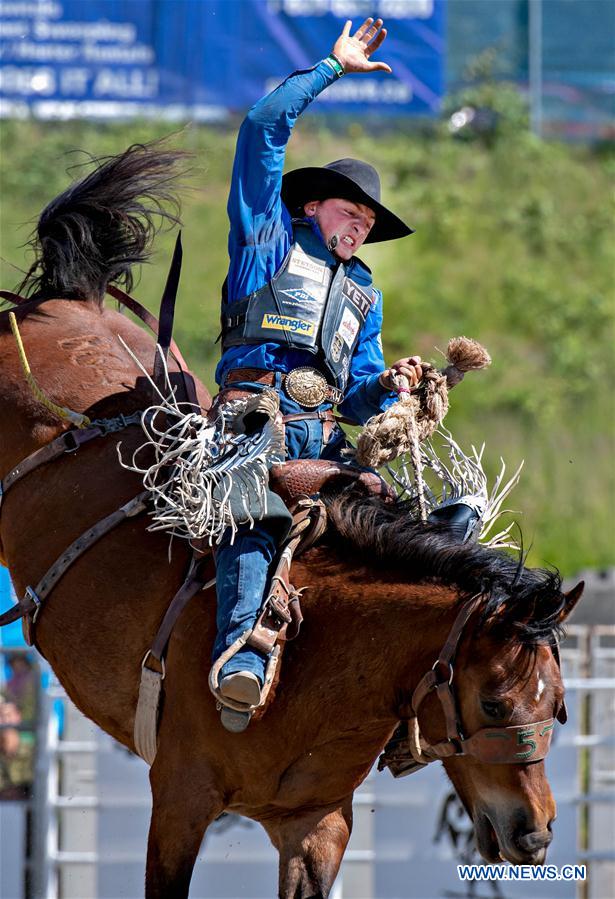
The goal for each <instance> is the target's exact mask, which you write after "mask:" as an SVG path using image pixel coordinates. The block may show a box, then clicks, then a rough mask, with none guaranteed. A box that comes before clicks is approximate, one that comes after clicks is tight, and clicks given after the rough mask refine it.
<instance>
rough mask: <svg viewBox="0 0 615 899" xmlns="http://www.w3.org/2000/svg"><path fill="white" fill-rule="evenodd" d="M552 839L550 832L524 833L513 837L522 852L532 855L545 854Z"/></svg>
mask: <svg viewBox="0 0 615 899" xmlns="http://www.w3.org/2000/svg"><path fill="white" fill-rule="evenodd" d="M552 839H553V834H552V833H551V831H550V830H539V831H535V832H534V833H524V834H521V835H520V836H516V837H515V843H516V844H517V846H518V847H519V849H521V851H522V852H527V853H529V854H530V855H534V854H536V853H540V852H543V851H544V852H546V849H547V847H548V846H549V844H550V843H551V840H552Z"/></svg>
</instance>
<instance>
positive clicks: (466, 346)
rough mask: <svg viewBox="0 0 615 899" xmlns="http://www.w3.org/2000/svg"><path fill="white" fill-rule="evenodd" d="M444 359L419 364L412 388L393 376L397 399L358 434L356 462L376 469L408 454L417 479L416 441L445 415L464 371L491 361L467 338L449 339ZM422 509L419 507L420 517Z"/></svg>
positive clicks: (430, 433) (425, 434) (479, 367)
mask: <svg viewBox="0 0 615 899" xmlns="http://www.w3.org/2000/svg"><path fill="white" fill-rule="evenodd" d="M446 358H447V361H448V363H449V365H448V366H447V368H445V369H443V370H442V371H438V370H437V369H436V368H433V367H432V366H423V378H422V380H421V383H420V384H419V386H418V387H416V388H414V389H413V390H412V391H411V390H410V389H409V386H408V382H407V380H406V379H405V378H401V377H399V378H397V379H396V390H397V394H398V400H397V402H396V403H394V404H393V405H392V406H390V407H389V408H388V409H387V410H386V411H385V412H382V413H380V414H379V415H375V416H373V418H370V420H369V421H368V422H367V424H366V425H365V427H364V428H363V430H362V431H361V433H360V434H359V437H358V439H357V452H356V461H357V463H358V464H359V465H363V466H365V467H367V468H379V467H380V466H381V465H384V464H385V463H386V462H392V461H393V459H396V458H397V456H399V455H401V454H402V453H410V454H411V457H412V461H413V464H415V470H416V472H417V477H418V478H419V479H420V468H421V463H420V452H419V444H420V443H421V442H422V441H423V440H426V439H427V438H428V437H431V435H432V434H433V433H434V431H435V430H436V428H437V427H438V426H439V425H440V423H441V422H442V421H443V419H444V417H445V416H446V413H447V412H448V391H449V389H451V388H452V387H454V386H455V385H456V384H458V383H459V382H460V381H461V380H462V378H463V376H464V374H465V373H466V372H467V371H476V370H478V369H481V368H485V367H486V366H488V365H490V364H491V357H490V356H489V353H488V352H487V350H486V349H485V348H484V347H483V346H481V344H480V343H478V342H477V341H475V340H472V339H471V338H469V337H455V338H453V339H452V340H450V341H449V343H448V347H447V357H446ZM415 459H416V460H417V462H416V463H415ZM417 465H418V467H417ZM424 511H425V510H424V509H423V508H421V517H422V518H423V520H424Z"/></svg>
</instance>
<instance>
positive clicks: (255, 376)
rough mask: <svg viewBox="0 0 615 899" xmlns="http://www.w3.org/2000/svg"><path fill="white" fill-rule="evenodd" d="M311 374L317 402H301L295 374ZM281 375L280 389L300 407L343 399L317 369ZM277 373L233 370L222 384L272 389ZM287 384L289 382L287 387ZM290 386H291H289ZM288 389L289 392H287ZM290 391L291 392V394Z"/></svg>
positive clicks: (338, 401)
mask: <svg viewBox="0 0 615 899" xmlns="http://www.w3.org/2000/svg"><path fill="white" fill-rule="evenodd" d="M310 372H313V377H314V379H315V380H316V379H317V380H318V387H317V392H318V394H319V395H318V401H317V402H313V401H312V398H311V397H310V398H309V399H308V398H307V396H306V398H305V400H303V399H302V398H301V388H300V386H294V383H293V382H295V381H297V380H298V378H297V377H296V375H297V374H299V373H301V374H304V373H305V374H307V376H308V377H309V373H310ZM280 374H281V382H282V387H283V388H284V390H285V392H286V393H287V394H288V396H290V398H291V399H293V400H295V401H296V402H298V403H299V405H301V406H306V407H307V408H313V407H314V406H318V405H320V403H334V404H337V403H341V402H342V399H343V397H344V395H343V393H342V391H341V390H339V389H338V388H337V387H333V386H331V384H327V382H326V381H325V378H324V375H322V374H321V373H320V372H319V371H318V370H317V369H310V368H307V367H301V368H295V369H293V371H290V372H288V374H285V373H280ZM276 376H277V372H274V371H267V370H265V369H262V368H234V369H233V370H232V371H230V372H229V373H228V375H227V376H226V380H225V382H224V386H225V387H227V386H228V385H230V384H237V383H239V382H243V381H246V382H249V381H251V382H252V383H255V384H264V385H266V386H268V387H273V386H274V385H275V382H276ZM287 382H289V384H288V386H287ZM291 385H292V386H291ZM289 387H290V390H289ZM291 391H292V392H291Z"/></svg>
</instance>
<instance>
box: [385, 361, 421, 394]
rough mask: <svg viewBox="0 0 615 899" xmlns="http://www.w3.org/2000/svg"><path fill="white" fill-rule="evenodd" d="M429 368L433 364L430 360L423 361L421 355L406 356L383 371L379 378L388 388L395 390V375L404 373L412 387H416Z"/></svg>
mask: <svg viewBox="0 0 615 899" xmlns="http://www.w3.org/2000/svg"><path fill="white" fill-rule="evenodd" d="M428 368H431V365H430V364H429V363H428V362H422V361H421V357H420V356H404V358H403V359H398V360H397V362H394V363H393V365H392V366H391V367H390V368H387V370H386V371H383V372H382V374H381V375H380V377H379V379H378V380H379V381H380V384H381V385H382V387H384V388H385V389H386V390H395V388H396V385H395V377H396V376H397V375H404V376H405V377H406V378H407V379H408V384H409V386H410V388H412V387H416V385H417V384H418V383H419V381H420V380H421V378H422V377H423V371H426V370H427V369H428Z"/></svg>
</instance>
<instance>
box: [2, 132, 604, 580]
mask: <svg viewBox="0 0 615 899" xmlns="http://www.w3.org/2000/svg"><path fill="white" fill-rule="evenodd" d="M167 131H168V127H166V126H162V125H156V124H139V123H136V124H132V125H130V126H117V125H114V126H104V125H90V124H84V123H70V124H65V125H58V124H56V123H54V124H37V123H31V122H3V123H2V127H1V129H0V152H1V159H0V162H1V166H2V172H3V175H2V181H1V183H0V187H1V191H2V192H1V207H0V256H1V257H2V259H1V261H0V269H1V274H2V284H3V286H5V287H8V288H11V287H14V286H15V285H16V284H17V283H18V282H19V280H20V275H19V271H17V269H19V268H22V269H23V268H24V267H25V266H26V265H27V255H26V254H25V253H24V250H23V244H24V243H25V241H26V239H27V235H28V232H29V230H30V229H29V227H24V223H27V222H30V223H32V222H33V221H34V220H35V218H36V216H37V214H38V213H39V212H40V210H41V209H42V207H43V206H44V205H45V204H46V203H47V202H48V201H49V200H50V199H51V198H52V197H54V196H55V195H56V194H57V193H58V192H59V191H61V190H62V189H64V187H66V185H67V184H68V183H69V176H67V174H66V169H67V167H68V166H69V165H70V164H71V162H75V161H77V159H76V158H74V157H68V158H67V157H66V155H65V154H66V151H67V150H69V149H82V150H87V151H89V152H90V153H93V154H95V155H103V154H107V153H115V152H119V151H120V150H122V149H124V148H125V147H126V146H127V145H128V144H130V143H133V142H136V141H145V140H150V139H152V138H154V137H158V136H161V135H162V134H164V133H166V132H167ZM235 133H236V132H235V130H234V129H228V130H215V129H205V128H189V129H186V130H185V131H183V132H181V133H179V134H178V135H177V136H176V137H175V138H174V143H175V144H176V145H178V146H181V147H183V148H185V149H188V150H191V151H193V152H194V154H195V159H194V165H193V169H192V172H191V175H190V178H189V183H190V189H189V190H188V191H187V192H186V195H185V198H184V211H183V219H184V232H183V237H184V248H185V255H184V270H183V273H182V282H181V288H180V296H179V301H178V308H177V316H176V330H175V337H176V340H177V341H178V343H179V345H180V346H181V347H182V350H183V352H184V354H185V355H186V357H187V359H188V360H189V361H190V363H191V365H192V366H193V367H194V370H195V371H196V372H197V373H198V374H199V375H200V376H201V377H202V378H203V379H204V380H205V382H206V383H207V384H209V385H210V386H213V370H214V367H215V363H216V361H217V358H218V347H217V346H216V345H215V343H214V341H215V337H216V335H217V333H218V315H219V292H220V285H221V283H222V281H223V279H224V275H225V272H226V265H227V255H226V236H227V221H226V211H225V205H226V195H227V191H228V184H229V176H230V169H231V164H232V156H233V148H234V140H235ZM346 155H353V156H358V157H361V158H365V159H367V160H369V161H371V162H373V164H375V165H376V166H377V167H378V169H379V170H380V172H381V174H382V178H383V194H384V201H385V203H388V204H389V205H390V206H391V207H392V208H393V209H394V210H395V211H396V212H398V213H399V214H400V215H401V216H402V217H403V218H405V219H406V220H407V221H408V222H409V223H410V224H412V225H413V226H414V227H415V228H416V229H417V233H416V234H415V235H414V236H412V237H411V238H408V239H406V240H404V241H397V242H393V243H390V244H382V245H377V246H374V247H368V248H366V250H365V252H364V253H362V254H361V255H362V256H363V258H365V260H366V261H367V263H368V264H369V265H370V266H371V267H372V268H373V269H374V272H375V281H376V283H377V284H378V285H379V286H380V287H382V289H383V291H384V297H385V328H384V334H383V337H384V345H385V355H386V358H387V360H389V361H390V362H392V361H394V360H395V359H396V358H398V357H399V356H400V355H406V354H408V353H420V354H421V355H422V356H423V357H425V358H427V359H432V360H438V359H439V358H441V357H440V355H439V353H438V351H437V349H436V348H441V349H445V348H446V343H447V341H448V339H449V338H450V337H453V336H456V335H459V334H466V335H468V336H471V337H474V338H476V339H477V340H480V341H481V342H482V343H484V344H485V346H486V347H487V348H488V349H489V351H490V353H491V355H492V357H493V365H492V367H491V368H490V369H488V370H487V371H485V372H480V373H476V374H471V375H469V376H468V377H467V378H466V380H465V381H464V383H463V384H462V385H460V386H459V387H458V388H457V389H456V390H455V391H454V392H453V393H452V394H451V411H450V413H449V417H448V419H447V424H448V426H449V427H450V428H451V429H452V430H453V433H454V434H455V436H456V437H457V439H458V440H459V441H460V442H461V443H462V444H467V443H471V442H473V443H475V444H480V443H482V442H483V441H485V442H486V444H487V449H486V459H487V463H488V466H487V467H488V469H489V471H490V472H491V473H493V472H495V471H496V470H497V469H498V468H499V457H500V456H503V457H504V458H505V460H506V462H507V464H508V465H509V468H510V469H512V467H513V466H515V465H516V464H518V462H519V461H520V460H521V459H522V458H525V460H526V464H525V469H524V473H523V477H522V482H521V484H520V486H519V487H518V488H517V490H516V491H515V494H513V497H512V499H511V505H512V507H513V508H514V509H517V510H521V511H522V515H520V516H519V521H520V523H521V527H522V529H523V534H524V542H525V544H526V546H528V545H529V544H531V552H530V562H531V563H532V564H543V563H545V562H548V563H552V564H555V565H557V566H558V567H559V568H560V569H561V570H562V571H563V572H564V573H566V574H569V573H573V572H575V571H576V570H578V569H581V568H584V567H587V566H606V565H609V564H613V534H614V533H615V528H614V523H615V522H614V515H613V509H614V496H613V494H614V491H613V463H612V459H613V400H612V380H611V379H612V365H611V363H612V347H613V336H614V335H613V288H612V275H613V271H614V269H615V266H614V262H615V260H614V255H615V253H614V248H615V241H613V218H612V208H610V206H609V203H610V196H611V187H612V175H613V170H614V168H615V164H614V161H613V157H612V156H609V155H608V154H606V153H597V152H596V153H594V152H592V151H591V150H589V149H583V148H576V147H575V148H573V147H567V146H562V145H557V144H541V143H539V142H537V141H535V140H534V139H532V138H531V137H529V136H528V135H526V134H524V133H520V134H518V135H507V136H506V138H505V139H501V140H499V141H497V142H496V143H495V145H494V146H492V147H490V148H487V147H484V146H482V145H480V144H477V143H462V142H457V141H453V140H451V139H450V138H448V137H447V136H446V135H444V134H441V133H435V132H434V133H431V134H416V133H414V134H406V133H403V132H391V131H389V132H384V133H382V134H381V135H380V137H379V138H378V139H375V136H374V134H372V133H370V132H368V131H365V130H362V129H361V128H358V127H356V126H353V127H351V128H349V129H348V130H347V131H345V132H343V133H340V132H339V131H336V132H334V131H331V130H327V128H325V127H324V126H323V124H322V123H321V122H319V121H318V120H317V119H316V118H315V117H311V116H309V115H308V116H305V117H304V118H303V119H302V121H301V122H300V123H299V125H298V127H297V129H296V132H295V134H294V136H293V140H292V142H291V146H290V150H289V158H288V167H295V166H300V165H306V164H307V165H309V164H315V163H320V162H322V163H325V162H327V161H329V160H330V159H336V158H339V157H341V156H346ZM173 239H174V235H173V234H162V235H160V236H159V238H158V240H157V243H156V253H155V255H154V258H153V261H152V264H151V265H148V266H146V267H145V268H144V270H143V272H142V276H141V280H140V283H139V285H138V287H137V288H136V290H135V294H136V295H137V296H138V297H139V298H140V299H141V301H142V302H144V303H145V304H146V305H147V306H149V308H151V309H153V310H155V309H156V307H157V304H158V301H159V297H160V293H161V290H162V287H163V284H164V278H165V274H166V268H167V265H168V261H169V259H170V254H171V250H172V242H173ZM33 363H34V364H35V360H33Z"/></svg>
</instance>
